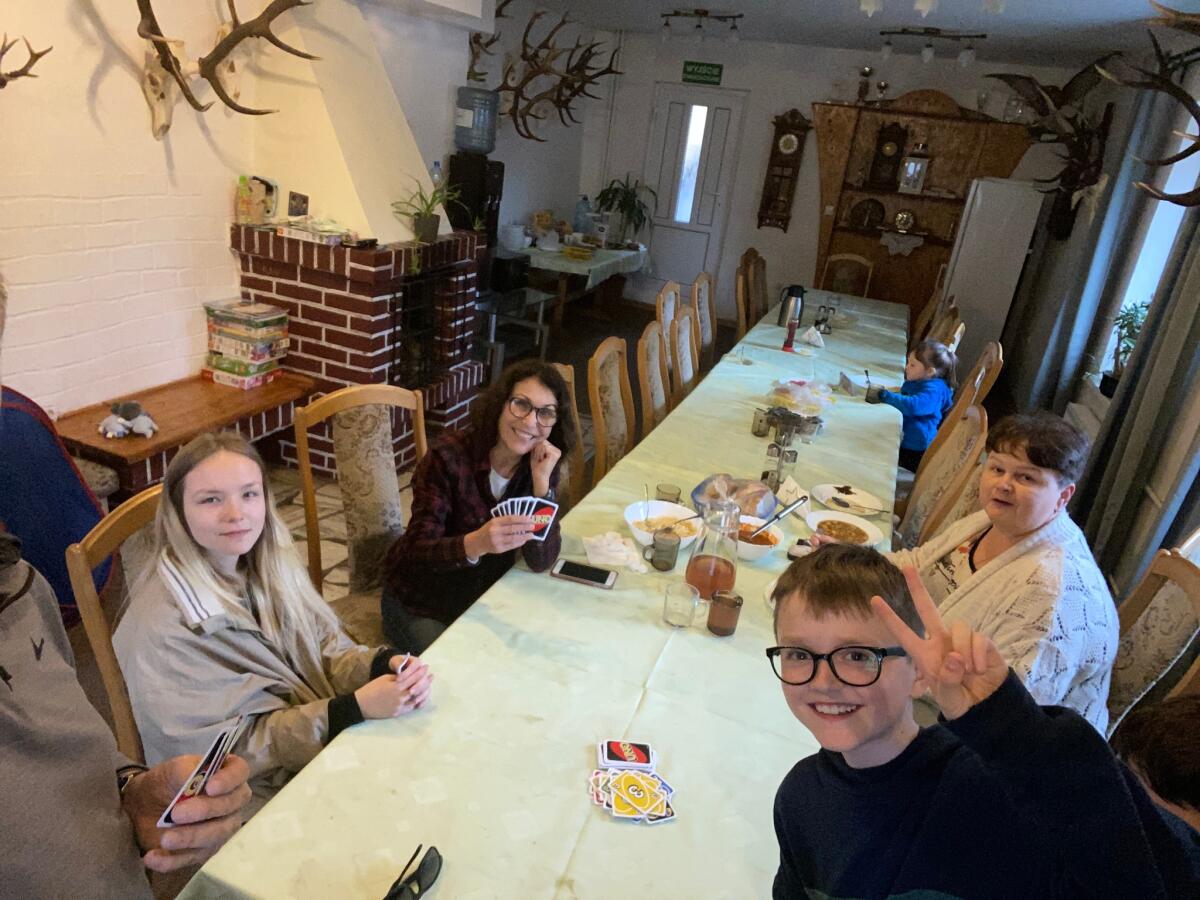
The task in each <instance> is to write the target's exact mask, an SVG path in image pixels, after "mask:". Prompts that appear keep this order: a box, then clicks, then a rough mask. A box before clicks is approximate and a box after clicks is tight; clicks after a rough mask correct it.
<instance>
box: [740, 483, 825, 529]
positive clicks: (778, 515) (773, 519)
mask: <svg viewBox="0 0 1200 900" xmlns="http://www.w3.org/2000/svg"><path fill="white" fill-rule="evenodd" d="M807 499H808V494H802V495H801V496H800V497H799V498H797V499H795V500H793V501H792V502H791V503H789V504H788V505H787V506H785V507H784V508H783V511H782V512H778V513H776V514H775V515H773V516H772V517H771V518H769V519H767V521H765V522H763V523H762V524H761V525H759V526H758V527H757V528H755V529H754V530H753V531H752V532H750V534H748V535H747V536H746V540H750V539H751V538H753V537H755V536H756V535H758V534H760V533H762V532H763V531H765V530H766V529H768V528H770V527H771V526H772V525H774V524H775V523H776V522H778V521H779V520H780V519H782V518H783V517H784V516H786V515H787V514H788V513H790V512H791V511H792V510H794V509H795V508H796V507H798V506H799V505H800V504H801V503H803V502H804V501H805V500H807ZM738 540H741V538H739V539H738Z"/></svg>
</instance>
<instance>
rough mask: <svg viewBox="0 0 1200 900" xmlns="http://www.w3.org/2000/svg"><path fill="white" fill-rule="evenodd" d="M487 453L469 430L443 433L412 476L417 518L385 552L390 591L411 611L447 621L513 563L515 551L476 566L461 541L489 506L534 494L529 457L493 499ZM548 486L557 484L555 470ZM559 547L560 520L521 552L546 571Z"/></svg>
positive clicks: (485, 515) (529, 562) (481, 521)
mask: <svg viewBox="0 0 1200 900" xmlns="http://www.w3.org/2000/svg"><path fill="white" fill-rule="evenodd" d="M488 452H489V451H488V450H484V451H482V452H480V450H479V449H478V448H477V447H476V445H475V440H474V435H473V434H472V432H471V430H470V429H468V430H465V431H446V432H443V433H442V434H441V435H439V436H438V437H437V438H436V439H435V440H434V441H433V442H432V443H431V444H430V447H429V453H428V454H426V456H425V458H424V459H423V460H421V463H420V464H419V465H418V466H417V470H416V472H415V473H414V474H413V506H412V516H411V517H410V519H409V523H408V527H407V528H406V529H405V532H404V534H403V535H402V536H401V537H400V538H399V539H398V540H397V541H396V543H395V544H393V545H392V549H391V550H390V551H389V553H388V579H389V582H390V584H391V587H392V594H393V596H395V597H396V598H397V599H398V600H399V602H400V603H401V605H403V606H404V607H405V608H406V609H407V610H409V611H410V612H412V613H415V614H417V615H421V616H429V617H430V618H434V619H438V620H439V621H442V622H445V623H446V624H449V623H450V622H453V621H454V620H455V619H457V618H458V617H459V616H460V615H462V613H463V612H465V611H466V609H467V608H468V607H469V606H470V605H471V604H472V603H474V602H475V601H476V600H477V599H479V597H480V595H482V594H483V592H484V591H486V590H487V589H488V588H489V587H491V586H492V585H493V584H495V583H496V581H498V580H499V578H500V576H502V575H503V574H504V573H505V572H507V571H508V570H509V569H510V568H512V566H513V563H514V562H516V558H517V551H516V550H510V551H508V552H507V553H495V554H488V555H485V556H483V557H482V558H480V560H479V561H478V562H477V563H476V564H474V565H472V564H471V563H470V562H469V561H468V559H467V552H466V547H465V544H464V541H463V538H464V537H465V536H466V535H467V534H468V533H469V532H472V531H474V530H475V529H477V528H479V527H480V526H482V525H483V524H484V523H485V522H487V521H488V520H489V519H490V518H491V509H492V507H494V506H495V505H496V504H497V503H499V502H500V501H501V500H504V499H505V498H508V497H523V496H529V495H532V494H533V475H532V473H531V472H530V467H529V458H528V456H526V457H525V458H524V459H522V460H521V462H520V464H519V465H518V466H517V470H516V472H514V473H513V477H512V480H510V481H509V483H508V487H507V488H506V489H505V491H504V496H503V497H493V496H492V491H491V487H490V485H489V483H488V475H489V473H490V471H491V462H490V460H489V458H488ZM550 486H551V487H552V488H557V486H558V467H557V466H556V467H555V469H554V472H553V473H552V474H551V475H550ZM561 546H562V535H561V533H560V531H559V527H558V520H557V519H555V522H554V524H553V525H552V526H551V527H550V532H549V534H547V535H546V539H545V540H544V541H541V542H538V541H529V542H528V543H527V544H525V546H523V547H521V548H520V552H521V555H522V556H523V557H524V558H525V563H526V564H527V565H528V566H529V568H530V569H532V570H533V571H535V572H544V571H545V570H546V569H549V568H550V566H551V565H553V564H554V561H555V560H556V559H557V558H558V553H559V550H560V548H561Z"/></svg>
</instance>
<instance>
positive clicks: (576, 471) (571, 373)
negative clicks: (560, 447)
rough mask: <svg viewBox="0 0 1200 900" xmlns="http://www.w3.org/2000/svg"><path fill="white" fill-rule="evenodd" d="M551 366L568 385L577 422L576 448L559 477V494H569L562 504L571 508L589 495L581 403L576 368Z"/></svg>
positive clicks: (556, 364) (574, 441)
mask: <svg viewBox="0 0 1200 900" xmlns="http://www.w3.org/2000/svg"><path fill="white" fill-rule="evenodd" d="M551 365H552V366H554V368H555V369H557V370H558V374H559V375H561V376H562V379H563V381H565V382H566V383H567V398H568V402H569V403H570V404H571V416H572V418H573V419H574V420H575V434H574V435H573V440H572V443H573V444H574V446H573V447H572V448H571V452H570V453H568V454H567V458H566V459H565V460H563V462H562V463H561V464H560V465H562V466H564V468H562V469H560V471H559V477H558V485H559V493H560V494H563V493H566V494H567V496H566V497H565V498H564V499H563V500H562V501H561V503H562V504H565V505H566V506H568V507H570V506H574V505H575V504H577V503H578V502H579V501H580V500H582V499H583V495H584V494H585V493H587V487H586V484H587V481H586V478H585V475H584V469H585V468H586V467H587V454H586V452H585V450H584V447H583V424H582V422H581V421H580V418H579V403H578V401H577V400H576V399H575V367H574V366H569V365H567V364H566V363H551ZM564 489H565V490H564Z"/></svg>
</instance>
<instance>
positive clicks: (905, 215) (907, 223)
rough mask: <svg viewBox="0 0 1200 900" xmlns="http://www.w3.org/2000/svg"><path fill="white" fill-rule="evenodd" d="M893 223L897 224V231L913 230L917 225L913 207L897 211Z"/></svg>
mask: <svg viewBox="0 0 1200 900" xmlns="http://www.w3.org/2000/svg"><path fill="white" fill-rule="evenodd" d="M892 224H893V225H895V226H896V230H897V231H912V230H913V228H915V227H916V225H917V217H916V215H915V214H914V213H913V211H912V210H911V209H902V210H900V212H898V213H896V218H894V219H893V220H892Z"/></svg>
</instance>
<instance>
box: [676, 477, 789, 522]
mask: <svg viewBox="0 0 1200 900" xmlns="http://www.w3.org/2000/svg"><path fill="white" fill-rule="evenodd" d="M713 500H732V501H733V502H734V503H736V504H737V505H738V508H739V509H740V510H741V511H742V515H744V516H758V517H759V518H762V519H766V518H769V517H770V515H771V513H772V512H773V511H774V510H775V506H776V505H777V504H778V502H779V501H778V500H777V499H776V498H775V495H774V494H773V493H771V489H770V488H769V487H767V486H766V485H765V484H763V483H762V482H761V481H754V480H752V479H749V478H734V477H733V476H732V475H727V474H725V473H720V474H718V475H709V476H708V477H707V478H705V479H704V480H703V481H701V482H700V483H699V484H698V485H696V487H695V489H694V490H693V491H692V506H693V507H695V509H696V511H697V512H701V511H702V509H701V508H702V506H703V505H704V504H705V503H708V502H711V501H713Z"/></svg>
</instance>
